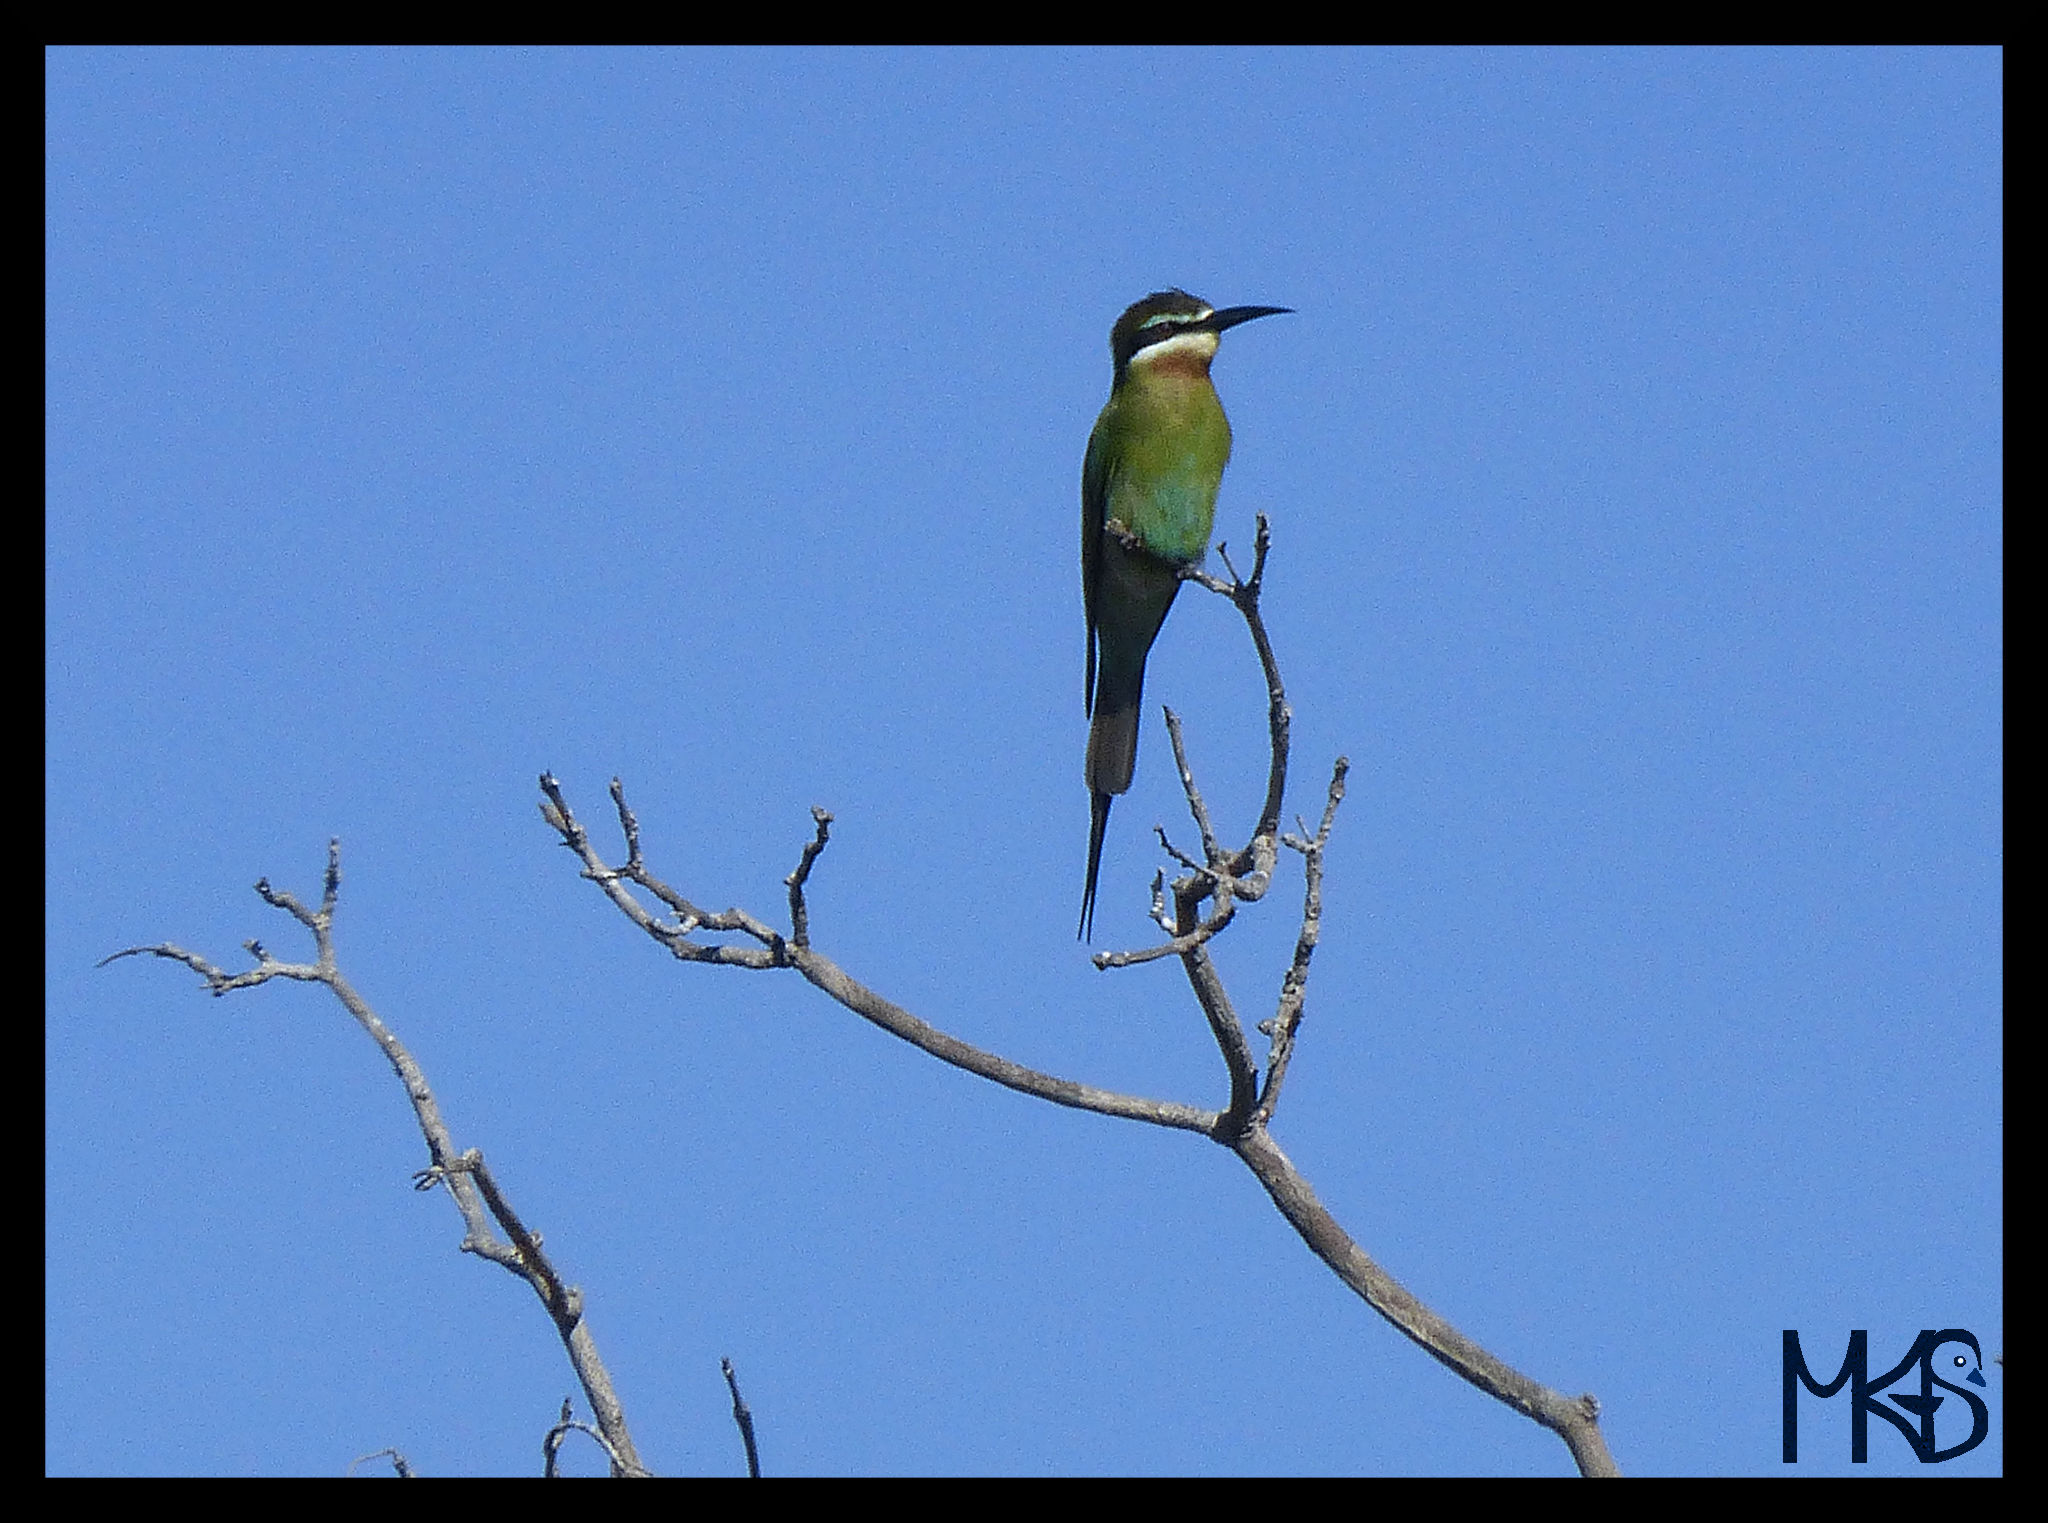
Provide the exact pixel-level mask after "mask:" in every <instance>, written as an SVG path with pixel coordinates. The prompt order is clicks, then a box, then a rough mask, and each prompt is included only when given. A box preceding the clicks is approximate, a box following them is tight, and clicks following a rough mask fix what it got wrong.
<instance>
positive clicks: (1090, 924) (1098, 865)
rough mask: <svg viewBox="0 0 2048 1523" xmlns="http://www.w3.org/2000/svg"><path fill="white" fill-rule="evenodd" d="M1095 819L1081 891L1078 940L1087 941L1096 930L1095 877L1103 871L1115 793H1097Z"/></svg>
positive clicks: (1089, 829)
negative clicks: (1103, 853)
mask: <svg viewBox="0 0 2048 1523" xmlns="http://www.w3.org/2000/svg"><path fill="white" fill-rule="evenodd" d="M1092 797H1093V799H1094V801H1095V819H1094V822H1093V823H1092V824H1091V825H1090V826H1089V827H1088V886H1087V887H1086V888H1085V889H1083V890H1082V892H1081V929H1080V931H1079V933H1078V935H1077V937H1076V939H1077V940H1080V941H1086V940H1088V938H1089V937H1090V936H1092V935H1093V934H1094V932H1095V877H1096V874H1098V873H1099V872H1101V871H1102V837H1103V834H1104V833H1105V832H1106V831H1107V830H1108V829H1109V801H1110V800H1111V799H1112V798H1114V797H1115V795H1114V794H1109V793H1097V794H1094V795H1092Z"/></svg>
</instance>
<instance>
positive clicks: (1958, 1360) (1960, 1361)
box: [1956, 1354, 1970, 1369]
mask: <svg viewBox="0 0 2048 1523" xmlns="http://www.w3.org/2000/svg"><path fill="white" fill-rule="evenodd" d="M1969 1362H1970V1361H1969V1360H1967V1359H1965V1358H1964V1357H1963V1356H1962V1355H1961V1354H1958V1355H1956V1368H1957V1369H1961V1368H1962V1367H1963V1366H1964V1365H1966V1364H1968V1363H1969Z"/></svg>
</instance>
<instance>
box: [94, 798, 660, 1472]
mask: <svg viewBox="0 0 2048 1523" xmlns="http://www.w3.org/2000/svg"><path fill="white" fill-rule="evenodd" d="M565 823H567V822H566V821H565ZM256 892H257V894H258V895H260V896H261V897H262V899H263V902H264V903H265V904H268V905H270V906H271V907H272V908H273V909H279V910H283V911H284V912H285V913H286V914H288V915H290V916H291V917H292V918H293V919H294V920H296V921H298V923H299V924H300V925H302V926H304V927H305V928H306V929H307V930H308V931H310V932H311V933H312V935H313V942H314V946H315V948H316V950H317V951H318V954H319V960H318V962H316V963H313V964H305V963H282V962H279V961H277V960H276V959H275V958H273V957H272V956H271V955H270V954H269V953H268V952H266V951H265V950H264V949H263V944H262V943H261V942H258V941H254V940H251V941H248V942H246V943H244V945H245V946H246V947H247V948H248V950H249V952H250V954H251V955H252V956H254V957H255V959H256V966H255V967H254V968H253V969H251V970H250V971H248V972H246V973H237V974H232V975H231V974H229V973H227V972H225V971H223V970H222V969H220V968H217V967H215V966H214V965H213V964H212V963H210V962H208V961H207V960H206V959H205V958H203V957H200V956H198V955H197V954H195V953H192V952H187V951H185V950H184V949H183V948H181V947H177V946H173V945H172V944H170V943H169V942H163V943H160V944H158V945H156V946H147V947H128V948H126V949H124V950H122V951H119V952H116V953H114V954H113V955H112V956H110V957H106V958H103V959H102V960H101V962H100V966H101V967H105V966H106V965H107V964H108V963H110V962H113V961H115V960H117V959H119V958H122V957H134V956H140V955H143V954H148V955H150V956H153V957H161V958H165V959H167V960H169V961H172V962H179V963H183V964H184V965H185V966H186V967H188V968H190V969H192V971H193V972H195V973H197V974H198V975H199V976H200V977H201V978H202V979H204V980H205V981H206V986H207V989H208V991H209V992H211V993H212V994H215V995H223V994H229V993H232V992H234V991H235V990H238V989H250V988H254V987H256V986H257V985H258V984H263V983H268V982H269V981H270V980H271V979H273V978H291V979H298V980H301V981H303V982H308V983H318V984H325V985H326V986H327V989H328V991H329V992H330V993H331V994H333V995H334V997H335V998H336V999H337V1000H339V1001H340V1002H341V1004H342V1007H343V1008H344V1009H346V1010H347V1011H348V1013H349V1014H350V1015H352V1016H354V1017H355V1019H356V1023H357V1024H358V1025H359V1026H361V1027H362V1028H363V1030H364V1031H365V1032H367V1033H368V1034H369V1036H370V1038H371V1040H373V1041H374V1042H376V1044H377V1046H378V1048H379V1049H380V1050H381V1051H382V1052H383V1054H384V1058H385V1061H386V1062H388V1063H390V1065H391V1068H392V1071H393V1072H394V1073H396V1074H397V1075H398V1079H399V1082H400V1083H401V1084H403V1085H404V1086H405V1092H406V1097H407V1098H408V1099H409V1100H411V1101H412V1107H413V1116H414V1118H415V1120H416V1121H417V1122H418V1124H419V1128H420V1134H421V1135H422V1136H423V1137H424V1138H425V1139H426V1143H427V1152H428V1154H429V1156H430V1157H431V1159H432V1162H431V1163H430V1164H429V1166H428V1167H427V1168H425V1169H423V1170H421V1171H420V1172H419V1173H418V1174H417V1175H415V1176H414V1184H415V1187H416V1188H418V1189H422V1190H426V1189H432V1188H433V1187H434V1186H435V1185H437V1184H445V1185H446V1186H447V1187H448V1193H449V1196H450V1198H452V1199H453V1200H454V1202H455V1204H456V1209H457V1210H459V1211H460V1212H461V1213H462V1220H463V1225H464V1233H463V1239H462V1245H461V1246H462V1251H463V1252H465V1253H473V1254H475V1255H477V1256H478V1257H479V1258H483V1259H488V1260H490V1262H492V1263H494V1264H497V1265H500V1266H501V1267H503V1268H504V1269H506V1270H508V1271H510V1272H511V1273H513V1274H516V1275H518V1276H519V1277H520V1278H521V1279H523V1280H525V1281H526V1282H527V1283H528V1284H529V1285H531V1286H532V1287H533V1288H534V1291H535V1292H536V1293H537V1294H538V1295H539V1296H540V1299H541V1304H542V1305H543V1306H545V1307H546V1308H547V1311H548V1315H549V1316H550V1317H551V1318H552V1319H553V1321H554V1323H555V1327H556V1330H557V1331H558V1332H559V1333H560V1335H561V1337H562V1341H563V1344H564V1345H565V1346H566V1348H567V1349H568V1352H569V1361H570V1363H571V1365H573V1366H574V1368H575V1370H576V1374H577V1378H578V1379H579V1380H580V1381H581V1382H582V1384H583V1389H584V1393H585V1394H586V1395H587V1396H588V1397H589V1399H590V1404H591V1410H592V1411H593V1412H595V1413H596V1414H597V1417H598V1421H599V1423H600V1424H601V1425H602V1426H603V1429H604V1435H603V1439H602V1441H603V1442H604V1444H605V1447H606V1449H607V1451H608V1452H610V1453H611V1454H612V1455H613V1459H614V1464H615V1468H616V1469H617V1470H618V1472H619V1473H620V1474H637V1475H644V1474H646V1473H647V1472H646V1471H645V1469H644V1468H643V1467H642V1466H641V1464H640V1460H639V1456H638V1454H637V1453H636V1452H635V1450H634V1448H633V1439H632V1435H631V1434H630V1433H629V1432H628V1431H627V1427H626V1419H625V1413H624V1410H623V1408H621V1407H620V1405H619V1401H618V1397H617V1395H616V1393H615V1392H614V1390H613V1387H612V1380H611V1375H610V1373H609V1372H608V1371H607V1370H606V1368H605V1365H604V1361H603V1360H602V1359H601V1358H599V1356H598V1352H597V1345H596V1343H595V1342H594V1341H593V1340H592V1338H591V1336H590V1330H589V1328H588V1327H587V1326H586V1325H585V1323H584V1320H583V1303H582V1296H581V1295H580V1293H579V1292H577V1291H576V1290H575V1289H574V1288H573V1287H570V1286H567V1285H564V1284H563V1283H562V1280H561V1277H560V1276H559V1275H558V1274H557V1273H556V1272H555V1269H554V1266H553V1265H552V1264H551V1263H550V1262H549V1261H548V1259H547V1257H546V1255H545V1254H543V1253H542V1252H541V1247H540V1237H539V1235H538V1234H537V1233H533V1232H530V1231H528V1230H527V1228H526V1225H525V1224H524V1223H523V1222H521V1221H520V1219H519V1217H518V1215H517V1213H515V1212H514V1211H513V1209H512V1207H511V1204H510V1203H509V1202H508V1201H507V1200H506V1199H505V1197H504V1195H503V1193H502V1192H501V1191H500V1190H499V1189H498V1185H497V1182H496V1180H495V1179H493V1178H492V1176H491V1173H490V1171H489V1170H488V1169H487V1168H486V1167H485V1166H484V1161H483V1155H482V1154H481V1153H479V1152H478V1151H476V1150H475V1149H474V1148H472V1149H470V1150H469V1151H468V1152H466V1153H457V1151H456V1148H455V1142H454V1139H453V1137H452V1135H451V1134H450V1133H449V1130H448V1127H447V1124H446V1123H445V1122H444V1121H443V1120H442V1119H441V1108H440V1105H439V1103H438V1102H437V1101H436V1100H435V1098H434V1092H433V1090H432V1089H431V1088H430V1087H429V1086H428V1084H427V1078H426V1074H425V1073H424V1071H422V1070H421V1068H420V1066H419V1064H418V1062H417V1061H415V1060H414V1058H413V1056H412V1054H411V1053H410V1052H409V1051H407V1049H406V1047H405V1044H404V1043H403V1042H401V1041H399V1039H398V1037H397V1035H396V1034H395V1033H394V1032H393V1031H392V1030H391V1028H390V1027H388V1026H387V1025H385V1024H384V1022H383V1021H382V1020H381V1019H380V1018H379V1017H378V1015H377V1013H376V1011H374V1010H372V1009H371V1008H370V1005H369V1003H368V1002H367V1001H366V1000H364V998H363V997H362V996H361V995H360V994H358V993H356V991H355V988H354V986H353V985H351V984H350V983H349V981H348V979H347V978H345V977H344V976H343V975H342V972H341V969H340V967H339V966H338V965H337V964H336V962H335V958H334V910H335V903H336V901H337V899H338V898H339V897H340V893H341V843H340V841H338V840H335V841H329V842H328V844H327V872H326V875H325V878H324V880H323V882H322V886H321V893H320V908H319V909H317V910H312V909H308V908H307V907H306V905H305V903H304V901H302V900H301V899H299V898H298V896H297V895H295V894H293V893H291V892H290V891H289V890H284V889H276V888H272V887H271V885H270V880H269V879H268V878H263V879H259V880H258V881H257V884H256ZM494 1218H495V1219H496V1221H497V1222H498V1224H499V1225H500V1226H502V1227H503V1228H504V1229H505V1231H506V1233H507V1235H508V1236H509V1237H510V1239H511V1241H510V1242H507V1241H505V1239H503V1238H500V1237H499V1236H498V1235H497V1233H496V1232H494V1231H493V1230H492V1228H491V1223H492V1220H493V1219H494Z"/></svg>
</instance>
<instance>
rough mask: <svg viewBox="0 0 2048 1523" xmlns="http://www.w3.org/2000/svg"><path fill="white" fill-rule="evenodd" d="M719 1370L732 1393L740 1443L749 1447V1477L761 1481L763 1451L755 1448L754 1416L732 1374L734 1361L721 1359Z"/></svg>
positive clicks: (737, 1381) (734, 1418)
mask: <svg viewBox="0 0 2048 1523" xmlns="http://www.w3.org/2000/svg"><path fill="white" fill-rule="evenodd" d="M718 1367H719V1369H721V1370H723V1371H724V1372H725V1385H726V1389H727V1390H729V1391H731V1392H732V1420H733V1421H734V1422H736V1423H738V1424H739V1428H740V1442H741V1443H743V1444H745V1445H746V1446H747V1477H748V1479H750V1480H755V1481H758V1480H760V1479H761V1451H760V1450H758V1449H756V1448H755V1447H754V1414H753V1411H752V1409H750V1408H749V1407H748V1406H747V1402H746V1398H745V1397H743V1396H741V1395H740V1381H739V1377H738V1376H737V1375H735V1374H734V1373H733V1372H732V1361H731V1360H730V1359H721V1360H719V1361H718Z"/></svg>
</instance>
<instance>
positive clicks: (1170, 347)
mask: <svg viewBox="0 0 2048 1523" xmlns="http://www.w3.org/2000/svg"><path fill="white" fill-rule="evenodd" d="M1293 310H1294V309H1293V308H1292V307H1225V308H1224V309H1223V310H1222V311H1220V312H1219V311H1217V310H1216V309H1215V308H1214V307H1211V306H1210V305H1209V304H1208V303H1207V302H1205V301H1203V300H1202V299H1201V298H1200V297H1198V296H1190V295H1188V293H1187V292H1185V291H1181V290H1172V291H1154V292H1153V293H1152V294H1151V295H1150V296H1148V297H1146V298H1145V299H1144V300H1143V301H1140V302H1134V303H1132V305H1131V306H1130V307H1128V308H1127V309H1125V311H1124V315H1123V316H1122V317H1119V318H1118V319H1117V320H1116V326H1115V327H1113V328H1111V329H1110V330H1109V352H1110V355H1111V357H1112V358H1113V359H1114V360H1115V362H1116V377H1115V379H1114V381H1112V382H1111V384H1110V390H1109V400H1108V401H1107V402H1106V403H1104V404H1103V408H1102V413H1101V416H1099V417H1098V418H1096V420H1095V430H1094V432H1093V433H1091V434H1089V435H1088V458H1087V460H1086V462H1085V463H1084V464H1083V465H1082V467H1081V595H1082V599H1083V601H1084V602H1085V604H1086V605H1087V611H1088V675H1087V682H1086V690H1085V698H1086V708H1087V712H1088V714H1089V715H1090V716H1091V718H1092V720H1093V723H1091V724H1090V726H1089V729H1088V763H1087V774H1086V775H1087V780H1088V791H1089V793H1090V795H1091V797H1092V802H1093V805H1094V817H1093V820H1092V822H1091V824H1090V828H1089V832H1088V885H1087V887H1086V889H1085V890H1083V892H1082V895H1081V930H1080V933H1079V934H1080V939H1081V940H1083V941H1085V940H1087V939H1088V937H1089V935H1090V933H1091V932H1092V931H1093V929H1094V924H1095V880H1096V877H1097V875H1098V874H1099V873H1100V872H1101V869H1102V836H1103V832H1104V831H1105V830H1107V829H1108V828H1109V805H1110V801H1111V800H1112V799H1113V798H1115V797H1116V795H1117V794H1119V793H1124V792H1127V791H1129V789H1130V786H1131V771H1132V769H1133V768H1134V767H1135V766H1136V765H1137V760H1138V705H1139V703H1140V701H1141V700H1142V699H1143V697H1144V692H1145V658H1146V656H1148V655H1149V654H1151V651H1152V642H1153V641H1154V640H1155V639H1157V638H1158V636H1159V628H1160V626H1161V625H1162V624H1164V623H1165V622H1166V611H1167V610H1168V609H1169V608H1171V607H1173V600H1174V597H1175V595H1176V594H1177V593H1179V591H1180V572H1181V570H1182V568H1183V567H1187V566H1194V565H1198V564H1200V562H1201V560H1202V557H1203V556H1205V555H1207V554H1208V553H1209V530H1210V528H1211V527H1212V526H1213V525H1214V523H1215V521H1216V488H1217V487H1218V486H1220V485H1221V484H1222V481H1223V467H1224V466H1225V465H1226V464H1227V463H1228V462H1229V460H1230V420H1229V419H1228V418H1226V417H1224V416H1223V404H1222V402H1220V401H1219V400H1217V396H1216V388H1215V386H1213V385H1212V384H1210V381H1209V362H1210V361H1212V360H1213V359H1215V358H1216V346H1217V344H1218V343H1219V342H1220V341H1221V340H1220V337H1219V336H1220V335H1221V334H1222V333H1223V332H1224V330H1225V329H1228V328H1235V327H1236V326H1237V325H1238V324H1239V323H1248V322H1250V321H1251V320H1252V319H1253V318H1255V317H1271V316H1273V315H1274V314H1275V313H1279V312H1291V311H1293Z"/></svg>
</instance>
